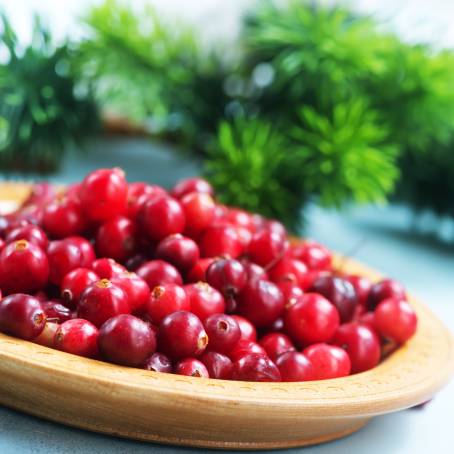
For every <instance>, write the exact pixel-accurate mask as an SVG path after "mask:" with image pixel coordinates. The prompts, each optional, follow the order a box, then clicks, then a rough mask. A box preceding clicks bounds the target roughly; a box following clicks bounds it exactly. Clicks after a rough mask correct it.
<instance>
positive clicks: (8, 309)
mask: <svg viewBox="0 0 454 454" xmlns="http://www.w3.org/2000/svg"><path fill="white" fill-rule="evenodd" d="M45 325H46V314H45V313H44V310H43V308H42V306H41V303H40V302H39V300H37V299H36V298H33V297H32V296H30V295H24V294H23V293H15V294H13V295H9V296H7V297H6V298H3V300H2V301H1V302H0V331H3V332H4V333H6V334H11V335H12V336H16V337H20V338H21V339H26V340H30V339H33V338H34V337H36V336H39V334H41V332H42V331H43V329H44V326H45Z"/></svg>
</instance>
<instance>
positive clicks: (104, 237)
mask: <svg viewBox="0 0 454 454" xmlns="http://www.w3.org/2000/svg"><path fill="white" fill-rule="evenodd" d="M96 251H97V253H98V257H110V258H111V259H114V260H115V261H117V262H124V261H126V260H127V259H128V258H129V257H131V256H132V255H134V253H135V251H136V226H135V224H134V223H133V222H132V221H131V220H130V219H128V218H127V217H125V216H117V217H115V218H112V219H109V220H108V221H106V222H105V223H104V224H102V225H101V227H99V229H98V232H97V234H96Z"/></svg>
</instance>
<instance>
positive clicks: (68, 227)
mask: <svg viewBox="0 0 454 454" xmlns="http://www.w3.org/2000/svg"><path fill="white" fill-rule="evenodd" d="M43 227H44V229H45V230H46V232H47V233H48V234H49V235H50V236H51V237H53V238H65V237H67V236H71V235H79V234H80V233H82V232H83V231H84V230H85V228H86V222H85V219H84V217H83V214H82V207H81V205H80V203H79V202H75V201H73V200H68V199H65V198H63V199H58V198H57V199H56V200H55V201H53V202H52V203H50V204H49V205H46V206H45V207H44V211H43Z"/></svg>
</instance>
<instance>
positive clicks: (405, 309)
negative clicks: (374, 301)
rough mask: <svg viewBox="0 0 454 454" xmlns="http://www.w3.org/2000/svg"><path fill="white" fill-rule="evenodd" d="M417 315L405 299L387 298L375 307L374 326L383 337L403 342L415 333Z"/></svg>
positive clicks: (399, 342)
mask: <svg viewBox="0 0 454 454" xmlns="http://www.w3.org/2000/svg"><path fill="white" fill-rule="evenodd" d="M416 325H417V317H416V313H415V311H414V310H413V308H412V307H411V306H410V304H408V303H407V302H406V301H404V300H401V299H397V298H387V299H385V300H383V301H381V302H380V303H379V304H378V306H377V307H376V309H375V327H376V329H377V331H378V333H379V334H380V335H381V336H382V337H384V338H385V339H390V340H392V341H394V342H397V343H398V344H403V343H404V342H406V341H407V340H408V339H410V337H411V336H413V334H415V331H416Z"/></svg>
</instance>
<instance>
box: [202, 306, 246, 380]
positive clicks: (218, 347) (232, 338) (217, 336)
mask: <svg viewBox="0 0 454 454" xmlns="http://www.w3.org/2000/svg"><path fill="white" fill-rule="evenodd" d="M204 326H205V331H206V333H207V335H208V339H209V342H208V349H209V350H210V351H215V352H219V353H224V354H228V353H229V352H230V351H232V349H233V348H234V347H235V345H236V344H237V343H238V341H239V340H240V338H241V330H240V327H239V326H238V323H237V322H236V320H235V319H234V318H233V317H231V316H229V315H227V314H214V315H210V316H209V317H208V318H207V319H206V320H205V322H204ZM215 378H216V377H215Z"/></svg>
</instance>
